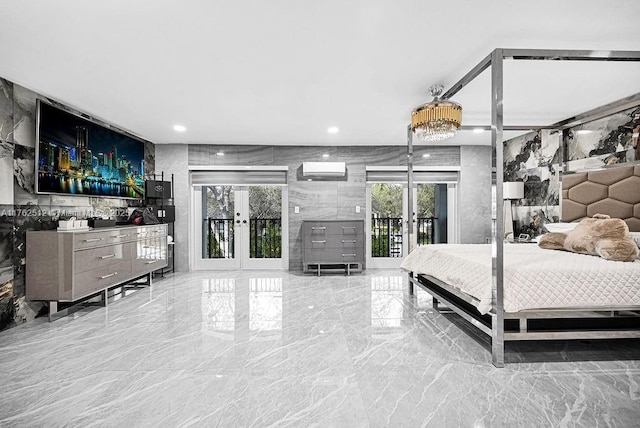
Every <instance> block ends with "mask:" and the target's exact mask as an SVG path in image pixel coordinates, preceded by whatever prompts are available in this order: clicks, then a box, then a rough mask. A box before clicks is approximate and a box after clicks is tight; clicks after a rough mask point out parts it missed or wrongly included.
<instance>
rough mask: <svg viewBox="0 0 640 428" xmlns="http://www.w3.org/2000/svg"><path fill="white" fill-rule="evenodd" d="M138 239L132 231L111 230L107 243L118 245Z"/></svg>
mask: <svg viewBox="0 0 640 428" xmlns="http://www.w3.org/2000/svg"><path fill="white" fill-rule="evenodd" d="M136 238H137V236H136V234H135V233H134V232H133V231H132V230H131V229H130V228H128V229H123V230H117V229H114V230H111V231H109V233H108V234H107V243H109V244H117V243H121V242H129V241H133V240H135V239H136Z"/></svg>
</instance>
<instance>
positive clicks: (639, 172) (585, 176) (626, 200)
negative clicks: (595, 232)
mask: <svg viewBox="0 0 640 428" xmlns="http://www.w3.org/2000/svg"><path fill="white" fill-rule="evenodd" d="M598 213H599V214H608V215H610V216H611V217H617V218H621V219H623V220H624V221H625V222H627V224H628V225H629V230H630V231H632V232H640V165H635V166H634V165H631V166H624V167H617V168H610V169H604V170H598V171H587V172H579V173H576V174H567V175H564V176H563V177H562V221H566V222H570V221H576V220H580V219H581V218H584V217H592V216H593V215H594V214H598Z"/></svg>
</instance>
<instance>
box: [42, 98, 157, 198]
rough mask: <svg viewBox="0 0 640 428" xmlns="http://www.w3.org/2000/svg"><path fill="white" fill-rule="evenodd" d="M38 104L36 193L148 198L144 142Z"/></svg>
mask: <svg viewBox="0 0 640 428" xmlns="http://www.w3.org/2000/svg"><path fill="white" fill-rule="evenodd" d="M38 105H39V108H38V132H37V134H38V162H37V192H38V193H61V194H71V195H85V196H110V197H123V198H138V199H141V198H143V197H144V168H145V165H144V142H142V141H141V140H138V139H136V138H133V137H130V136H128V135H125V134H122V133H120V132H117V131H114V130H112V129H109V128H106V127H104V126H101V125H98V124H97V123H94V122H91V121H89V120H87V119H84V118H82V117H80V116H76V115H74V114H71V113H69V112H66V111H64V110H61V109H59V108H57V107H54V106H52V105H49V104H47V103H45V102H39V103H38Z"/></svg>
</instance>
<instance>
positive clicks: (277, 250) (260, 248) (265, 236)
mask: <svg viewBox="0 0 640 428" xmlns="http://www.w3.org/2000/svg"><path fill="white" fill-rule="evenodd" d="M249 227H250V229H249V230H250V239H249V248H250V251H251V254H250V256H251V258H256V259H279V258H280V257H282V219H280V218H252V219H250V220H249Z"/></svg>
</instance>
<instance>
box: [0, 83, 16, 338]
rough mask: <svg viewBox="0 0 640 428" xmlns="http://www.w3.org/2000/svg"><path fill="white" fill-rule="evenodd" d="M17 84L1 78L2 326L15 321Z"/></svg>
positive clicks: (0, 307) (0, 221) (0, 273)
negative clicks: (15, 139) (14, 235)
mask: <svg viewBox="0 0 640 428" xmlns="http://www.w3.org/2000/svg"><path fill="white" fill-rule="evenodd" d="M12 100H13V84H11V82H8V81H6V80H4V79H0V330H2V328H3V327H4V326H6V325H9V324H10V323H12V322H13V315H14V299H13V215H12V211H13V101H12Z"/></svg>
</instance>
